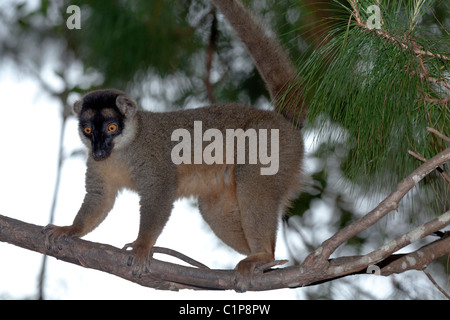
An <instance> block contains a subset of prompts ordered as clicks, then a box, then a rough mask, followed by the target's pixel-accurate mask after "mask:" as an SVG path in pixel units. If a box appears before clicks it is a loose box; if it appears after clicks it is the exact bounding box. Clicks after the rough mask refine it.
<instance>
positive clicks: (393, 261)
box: [0, 148, 450, 291]
mask: <svg viewBox="0 0 450 320" xmlns="http://www.w3.org/2000/svg"><path fill="white" fill-rule="evenodd" d="M448 160H450V148H449V149H446V150H444V151H442V152H441V153H439V154H438V155H436V156H435V157H433V158H432V159H430V160H428V161H427V162H426V163H424V164H423V165H422V166H420V167H419V168H418V169H416V170H415V171H414V172H413V173H412V174H411V175H409V176H408V177H407V178H405V179H404V180H402V181H401V182H400V183H399V185H398V186H397V189H396V190H395V191H394V192H393V193H392V194H391V195H389V196H388V197H387V198H386V199H385V200H384V201H383V202H381V203H380V205H378V206H377V207H376V208H375V209H374V210H372V211H371V212H369V213H368V214H367V215H366V216H364V217H363V218H361V219H359V220H358V221H356V222H354V223H352V224H351V225H349V226H347V227H345V228H344V229H342V230H341V231H339V232H337V233H336V234H335V235H334V236H332V237H331V238H330V239H328V240H327V241H325V242H324V243H323V244H322V246H321V247H320V248H318V249H316V250H315V251H314V252H313V253H311V254H310V255H309V256H308V257H307V259H305V261H304V262H303V263H302V264H301V265H300V266H290V267H285V268H279V269H274V270H273V269H269V270H267V271H264V272H257V273H255V274H254V275H253V277H252V279H251V286H250V288H249V290H253V291H260V290H272V289H279V288H295V287H301V286H307V285H314V284H317V283H322V282H326V281H330V280H333V279H336V278H340V277H343V276H346V275H349V274H357V273H365V271H366V270H367V268H368V267H370V266H373V265H374V264H375V263H378V266H380V268H381V274H382V275H388V274H392V273H393V272H405V271H407V270H411V269H414V270H416V269H419V270H421V269H423V268H425V267H426V266H428V265H429V264H430V263H431V262H432V261H433V260H435V259H438V258H439V257H441V256H442V255H444V254H447V253H449V252H450V237H449V236H448V235H449V232H447V233H445V236H444V237H442V238H441V239H439V240H437V241H434V242H433V243H431V244H429V245H427V246H424V247H422V248H421V249H420V250H417V251H415V252H412V253H409V254H406V255H395V254H392V253H393V252H394V251H396V250H398V248H401V247H403V246H405V245H406V244H409V243H412V242H414V241H416V240H417V239H419V238H422V237H424V236H425V235H427V234H430V233H431V232H434V231H436V230H439V229H441V228H443V227H444V226H446V225H449V224H450V212H446V213H444V214H443V215H442V216H440V217H438V218H436V219H433V220H431V221H430V222H427V223H425V224H424V225H422V226H420V227H418V228H416V229H415V230H413V231H411V232H409V233H407V234H405V235H403V236H401V237H397V238H396V239H394V240H393V241H391V242H390V243H388V244H386V245H384V246H382V247H381V248H380V249H377V250H375V251H373V252H372V253H369V254H367V255H365V256H357V257H340V258H336V259H329V257H330V255H331V254H332V253H333V252H334V251H335V249H336V248H337V247H338V246H340V245H341V244H342V243H344V242H345V241H347V240H348V239H350V238H351V237H353V236H354V235H356V234H357V233H359V232H360V231H362V230H365V229H367V228H368V227H369V226H371V225H372V224H374V223H375V222H376V221H378V220H379V219H381V217H383V216H385V215H386V214H387V213H388V212H390V211H392V210H394V209H396V208H397V206H398V202H399V201H400V200H401V198H402V197H403V196H404V195H405V194H406V193H407V192H408V191H409V190H410V189H411V188H412V187H413V186H414V185H416V184H417V183H418V182H419V181H420V180H421V179H423V177H424V176H425V175H427V174H428V173H430V172H431V171H432V170H434V169H435V168H437V167H438V166H439V165H442V164H443V163H445V162H446V161H448ZM41 230H42V227H40V226H36V225H32V224H28V223H25V222H22V221H19V220H15V219H12V218H8V217H4V216H1V215H0V241H3V242H8V243H11V244H13V245H16V246H20V247H22V248H26V249H29V250H33V251H36V252H40V253H43V254H47V255H50V256H53V257H55V258H57V259H60V260H63V261H66V262H70V263H74V264H77V265H81V266H83V267H86V268H92V269H96V270H100V271H104V272H107V273H110V274H113V275H116V276H119V277H121V278H124V279H126V280H129V281H132V282H135V283H138V284H140V285H142V286H147V287H151V288H156V289H164V290H179V289H219V290H229V289H235V282H236V281H235V280H236V273H235V271H234V270H211V269H208V268H207V267H206V266H204V265H202V264H200V263H198V262H196V261H195V260H193V259H190V258H188V257H186V256H184V255H182V254H181V253H177V252H175V251H173V250H170V249H164V248H155V252H161V253H166V254H167V253H168V254H171V255H174V256H177V257H179V258H181V259H182V260H184V261H187V262H188V263H190V264H192V265H195V266H198V267H199V268H193V267H187V266H181V265H177V264H173V263H168V262H164V261H160V260H157V259H152V262H151V265H150V273H147V274H144V275H143V276H142V277H141V278H138V277H135V276H133V275H132V272H131V270H130V268H129V267H128V266H127V261H128V258H129V255H130V254H132V253H130V252H128V251H126V250H121V249H118V248H115V247H113V246H110V245H106V244H99V243H94V242H90V241H86V240H82V239H79V238H71V239H70V240H69V241H65V242H64V241H62V242H61V243H59V244H58V246H61V247H62V250H58V252H54V251H53V250H50V251H48V250H47V249H46V247H45V241H44V235H43V234H42V232H41ZM413 262H414V263H413ZM276 263H277V264H279V263H280V261H277V262H276ZM266 267H270V266H266Z"/></svg>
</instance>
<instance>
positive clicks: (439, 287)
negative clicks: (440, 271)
mask: <svg viewBox="0 0 450 320" xmlns="http://www.w3.org/2000/svg"><path fill="white" fill-rule="evenodd" d="M422 271H423V273H425V274H426V275H427V277H428V279H430V281H431V282H432V283H433V284H434V286H435V287H436V288H437V289H438V290H439V291H440V292H441V293H442V294H443V295H444V296H445V297H446V298H447V299H448V300H450V295H449V294H448V293H447V292H445V290H444V289H442V288H441V286H440V285H439V284H438V283H437V282H436V281H435V280H434V278H433V277H432V276H431V274H430V273H429V272H428V271H427V269H426V268H425V269H423V270H422Z"/></svg>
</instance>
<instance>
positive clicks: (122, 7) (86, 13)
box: [67, 0, 199, 85]
mask: <svg viewBox="0 0 450 320" xmlns="http://www.w3.org/2000/svg"><path fill="white" fill-rule="evenodd" d="M70 4H76V5H79V6H80V7H81V10H82V12H83V14H82V18H83V22H82V29H81V30H79V31H76V32H68V33H67V35H68V41H69V45H70V46H72V47H73V48H74V51H75V53H76V54H77V56H78V57H79V58H80V59H82V60H83V62H84V64H85V67H86V68H94V69H96V70H98V71H101V72H102V74H103V76H104V78H105V79H106V80H105V82H106V83H108V84H109V85H119V84H123V83H124V82H128V81H131V80H133V78H134V76H135V75H136V74H139V73H142V72H144V73H145V72H148V70H149V69H150V68H152V70H153V71H156V72H157V73H158V74H160V75H161V74H168V73H173V72H174V71H175V70H177V69H183V68H184V66H185V65H186V64H187V63H188V60H189V58H190V56H191V55H192V53H193V52H194V51H195V50H196V49H197V48H198V44H199V41H198V39H197V38H196V37H195V34H194V29H193V28H192V27H190V26H189V25H188V23H187V21H186V19H184V16H186V10H187V9H188V7H187V5H186V3H185V2H184V1H167V0H166V1H163V0H154V1H132V2H129V1H119V0H114V1H110V0H100V1H89V0H79V1H71V2H70ZM175 17H176V18H175ZM113 79H114V80H113Z"/></svg>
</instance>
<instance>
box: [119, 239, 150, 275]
mask: <svg viewBox="0 0 450 320" xmlns="http://www.w3.org/2000/svg"><path fill="white" fill-rule="evenodd" d="M128 248H132V252H131V254H130V255H129V256H128V260H127V266H129V267H131V272H132V274H133V276H137V277H138V278H140V277H142V275H143V274H144V273H147V272H150V260H151V258H152V252H151V251H152V246H148V245H141V244H138V243H136V241H135V242H132V243H128V244H126V245H125V246H124V247H123V249H128Z"/></svg>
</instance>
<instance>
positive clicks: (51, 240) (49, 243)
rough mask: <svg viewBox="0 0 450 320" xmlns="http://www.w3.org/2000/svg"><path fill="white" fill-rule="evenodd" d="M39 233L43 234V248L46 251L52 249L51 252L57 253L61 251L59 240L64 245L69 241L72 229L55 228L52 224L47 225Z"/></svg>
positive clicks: (69, 227) (67, 227) (68, 227)
mask: <svg viewBox="0 0 450 320" xmlns="http://www.w3.org/2000/svg"><path fill="white" fill-rule="evenodd" d="M41 232H42V233H43V234H45V247H46V248H47V250H51V249H52V248H53V251H54V252H55V253H58V252H59V251H60V250H62V243H61V240H62V241H64V242H66V243H67V242H68V241H69V238H70V236H71V235H72V227H71V226H66V227H57V226H55V225H53V224H49V225H47V226H45V227H44V228H43V229H42V231H41Z"/></svg>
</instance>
